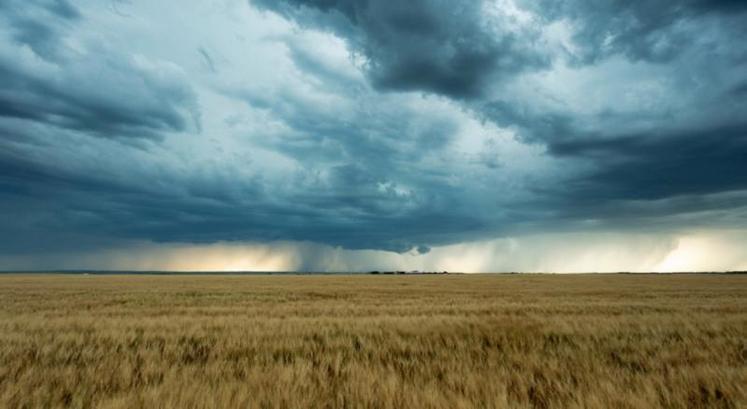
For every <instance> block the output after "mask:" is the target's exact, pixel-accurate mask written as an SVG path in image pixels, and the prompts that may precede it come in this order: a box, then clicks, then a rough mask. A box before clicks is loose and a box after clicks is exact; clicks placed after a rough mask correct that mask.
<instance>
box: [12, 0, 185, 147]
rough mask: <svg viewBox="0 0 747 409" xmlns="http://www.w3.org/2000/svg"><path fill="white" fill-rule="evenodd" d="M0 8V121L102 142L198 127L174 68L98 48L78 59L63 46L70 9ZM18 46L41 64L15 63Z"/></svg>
mask: <svg viewBox="0 0 747 409" xmlns="http://www.w3.org/2000/svg"><path fill="white" fill-rule="evenodd" d="M0 7H2V9H0V10H2V12H3V13H2V15H1V16H0V21H4V22H6V23H7V24H8V28H9V29H10V34H11V39H12V40H13V41H12V42H10V43H6V44H2V45H1V46H0V90H1V92H0V116H3V117H9V118H21V119H26V120H30V121H34V122H39V123H44V124H47V125H53V126H57V127H60V128H65V129H74V130H80V131H84V132H90V133H91V134H95V135H97V136H102V137H109V138H120V137H144V138H159V137H160V134H159V133H160V132H163V131H183V130H185V129H187V128H189V127H195V126H198V127H199V122H198V121H199V113H198V111H197V103H196V97H195V95H194V93H193V91H192V90H191V88H190V86H189V84H188V83H186V82H185V81H184V79H183V74H181V73H180V72H178V71H177V70H176V69H175V68H172V67H169V66H167V65H159V64H157V63H152V62H149V61H138V60H137V59H136V58H134V57H132V56H129V57H125V56H122V55H119V54H118V53H116V52H113V51H112V50H110V49H107V48H105V47H103V46H101V45H91V46H90V49H89V50H87V51H86V52H85V53H81V52H80V51H78V50H74V49H71V48H69V47H68V46H66V45H65V44H64V39H65V37H66V36H67V35H69V33H70V31H72V30H74V29H75V24H78V23H80V20H81V19H82V16H81V14H80V13H79V12H78V10H77V9H76V8H75V7H74V6H72V5H71V4H70V3H68V2H66V1H62V0H60V1H30V2H15V1H11V2H9V3H7V4H4V5H3V6H0ZM24 47H29V48H30V49H31V50H32V51H33V52H34V54H35V55H36V56H38V57H40V58H42V59H43V60H46V61H47V62H48V63H49V64H37V63H34V62H33V61H32V60H30V59H23V58H19V57H20V56H21V55H23V50H24Z"/></svg>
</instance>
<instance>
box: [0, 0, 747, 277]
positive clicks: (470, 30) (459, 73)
mask: <svg viewBox="0 0 747 409" xmlns="http://www.w3.org/2000/svg"><path fill="white" fill-rule="evenodd" d="M0 21H2V25H1V26H0V211H2V212H3V214H4V215H6V216H7V217H4V218H3V219H2V220H0V232H1V233H2V237H3V238H2V239H0V259H2V258H5V259H6V260H13V263H11V262H7V263H6V265H8V266H10V265H24V266H30V265H32V264H33V263H30V264H29V263H25V262H23V260H24V257H27V258H28V257H33V256H34V255H37V256H39V255H40V254H50V255H53V254H64V253H69V254H78V255H82V254H105V253H106V252H107V251H108V252H111V251H114V250H113V249H117V248H129V246H132V243H139V244H138V246H142V245H143V243H165V244H160V245H157V246H156V247H158V248H162V249H163V248H168V246H193V245H194V246H207V247H209V246H215V245H216V244H215V243H228V245H231V244H230V243H237V244H236V245H239V246H240V245H243V244H240V243H245V242H248V243H255V244H252V245H253V246H256V245H257V244H256V243H265V244H260V245H266V246H273V247H272V248H273V249H274V248H275V247H276V246H277V245H276V244H271V243H312V244H309V245H313V246H322V247H324V248H330V249H337V248H339V249H340V250H339V251H347V250H345V249H349V250H371V251H374V252H376V254H377V256H376V257H374V258H372V260H373V259H376V260H380V261H381V263H383V264H386V263H390V264H388V265H393V266H394V265H395V264H396V263H394V262H391V260H390V261H387V260H389V259H388V258H387V257H392V258H393V260H394V259H396V260H400V257H404V256H405V255H408V254H411V253H413V252H414V253H415V254H417V253H422V257H423V260H426V259H428V257H430V260H440V261H439V262H441V263H446V261H444V260H445V258H437V255H438V254H440V253H439V252H440V251H445V250H441V249H444V248H448V249H451V250H450V251H456V252H458V251H461V250H459V249H460V248H459V247H453V246H460V245H465V246H466V245H467V244H465V243H484V242H486V241H488V242H492V241H495V240H497V242H500V241H501V240H509V238H510V239H511V240H523V239H522V237H555V235H557V234H566V235H569V236H568V237H578V236H574V235H576V234H602V235H604V234H624V235H631V236H630V237H653V238H656V240H655V241H656V243H659V244H653V243H652V244H651V246H652V248H659V247H661V248H669V247H671V246H670V244H671V242H672V240H673V239H671V238H672V237H675V238H682V237H691V235H692V232H693V231H709V232H717V231H721V232H727V231H729V230H730V229H737V230H740V229H745V228H747V218H746V217H747V177H745V175H747V122H746V120H745V118H747V98H746V97H747V75H746V74H745V73H747V45H745V44H747V41H745V39H747V28H746V27H747V7H745V6H744V5H743V3H742V2H734V1H717V2H714V1H708V2H706V1H699V0H679V1H666V2H665V1H661V2H659V1H656V2H651V1H645V2H644V1H633V2H620V1H612V0H610V1H602V2H594V3H593V4H591V3H589V2H584V1H572V0H569V1H560V2H558V1H552V2H549V1H547V2H546V1H542V0H490V1H487V0H484V1H483V0H479V1H478V0H474V1H465V2H460V3H459V5H458V6H455V5H454V4H453V2H447V1H441V0H418V1H413V2H407V3H403V4H398V3H396V2H388V1H362V0H330V1H326V0H325V1H316V0H278V1H264V0H254V1H252V2H246V1H239V0H235V1H234V0H220V1H203V2H197V3H195V5H194V7H189V8H185V7H182V6H180V4H178V3H177V2H172V1H165V2H158V3H157V4H156V3H154V4H149V3H146V2H119V1H115V2H109V3H105V2H94V1H86V0H78V1H74V0H33V1H8V2H4V3H2V4H0ZM704 229H705V230H704ZM709 234H712V233H709ZM713 234H715V233H713ZM729 234H731V233H722V235H723V237H727V236H728V237H731V236H729ZM626 237H627V236H626ZM738 237H741V236H738ZM533 240H534V241H532V243H539V241H537V240H539V239H533ZM548 240H549V241H548V243H549V242H552V243H555V248H563V247H562V246H561V245H560V242H557V241H553V240H551V239H548ZM714 240H716V239H714ZM582 242H584V241H583V240H579V241H578V243H582ZM696 242H697V240H696ZM711 242H712V241H711ZM584 243H585V242H584ZM709 243H710V242H709ZM296 245H298V246H301V247H303V246H307V245H306V244H304V245H301V244H293V246H296ZM163 246H167V247H163ZM325 246H326V247H325ZM471 246H473V247H470V248H479V249H482V250H481V251H483V252H484V253H485V254H487V255H489V254H493V253H495V254H499V253H501V252H502V251H503V250H501V249H499V248H497V247H490V246H481V245H477V244H475V245H471ZM474 246H477V247H474ZM304 248H305V247H304ZM431 248H433V249H434V250H433V251H431V252H429V250H430V249H431ZM268 251H269V250H268ZM273 251H274V250H273ZM330 251H331V250H330ZM335 251H338V250H335ZM390 251H394V252H395V253H392V254H391V255H387V254H389V253H387V252H390ZM464 251H465V252H468V251H467V250H464ZM470 251H471V250H470ZM599 251H600V252H602V253H604V252H605V251H603V250H599ZM396 253H401V254H400V255H397V254H396ZM141 254H144V253H142V252H141ZM294 254H297V255H296V256H294V257H296V258H297V259H300V260H301V261H298V260H297V261H295V262H294V263H295V264H293V266H296V267H297V268H306V267H320V266H321V267H323V265H322V264H320V263H317V262H316V261H314V262H306V261H304V260H313V257H312V254H314V252H313V251H309V252H300V253H294ZM299 254H300V255H299ZM356 254H357V253H356ZM579 254H580V253H579ZM667 254H668V253H667ZM50 257H51V256H50ZM80 257H83V256H80ZM356 257H357V256H356ZM372 257H373V256H372ZM415 257H421V256H415ZM485 257H488V256H485ZM522 257H523V256H522ZM579 257H581V258H583V257H582V256H579ZM661 257H664V256H661ZM661 257H659V258H661ZM623 258H625V257H623ZM81 260H82V259H81ZM351 260H358V259H356V258H355V257H353V258H351ZM537 260H544V259H543V258H541V257H537ZM400 261H401V260H400ZM67 262H68V261H66V262H65V263H67ZM398 262H399V261H398ZM315 263H316V264H315ZM329 263H332V262H329ZM367 263H368V264H365V265H371V264H375V263H373V262H367ZM418 263H426V264H427V262H425V261H423V262H416V263H414V264H413V263H410V264H407V263H404V264H407V265H418ZM2 264H3V263H0V268H3V265H2ZM732 264H735V265H736V264H738V262H736V261H735V262H734V263H732ZM329 265H334V263H332V264H329ZM422 265H425V264H422ZM511 265H512V264H510V263H497V262H491V263H485V264H483V265H481V266H479V268H477V269H478V270H484V269H487V268H501V269H503V268H506V269H511V268H510V266H511ZM534 265H545V264H542V262H540V261H537V262H536V263H535V264H532V263H531V262H528V261H523V262H521V263H520V262H518V261H517V262H516V266H517V267H522V266H526V267H527V268H530V269H531V267H532V266H534ZM652 265H653V264H652ZM340 266H341V268H342V267H344V268H351V267H350V264H349V263H348V264H344V263H343V264H340ZM428 266H429V267H430V266H433V267H435V265H431V264H428ZM296 267H294V268H296ZM620 267H621V268H619V269H621V270H624V269H626V268H625V266H624V265H621V266H620ZM8 268H10V267H8ZM320 269H325V268H320ZM516 269H519V268H516Z"/></svg>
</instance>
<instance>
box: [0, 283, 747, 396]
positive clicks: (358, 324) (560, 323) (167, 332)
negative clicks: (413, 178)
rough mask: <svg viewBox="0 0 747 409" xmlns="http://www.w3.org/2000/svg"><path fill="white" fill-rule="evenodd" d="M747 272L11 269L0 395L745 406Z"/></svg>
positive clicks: (0, 294) (4, 292)
mask: <svg viewBox="0 0 747 409" xmlns="http://www.w3.org/2000/svg"><path fill="white" fill-rule="evenodd" d="M746 388H747V276H745V275H710V276H709V275H566V276H560V275H558V276H555V275H482V276H467V275H448V276H367V275H366V276H81V275H75V276H73V275H0V407H2V408H49V407H52V408H53V407H73V408H88V407H96V408H234V407H235V408H239V407H241V408H403V409H405V408H658V407H662V408H747V389H746Z"/></svg>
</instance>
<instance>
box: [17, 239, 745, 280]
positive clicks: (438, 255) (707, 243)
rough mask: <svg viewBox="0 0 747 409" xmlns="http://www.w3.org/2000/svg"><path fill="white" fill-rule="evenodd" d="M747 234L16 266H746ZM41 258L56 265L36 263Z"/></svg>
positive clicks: (229, 248) (224, 253) (147, 248)
mask: <svg viewBox="0 0 747 409" xmlns="http://www.w3.org/2000/svg"><path fill="white" fill-rule="evenodd" d="M746 249H747V231H701V232H692V233H689V234H680V235H672V234H659V235H656V234H623V233H565V234H545V235H535V236H524V237H514V238H504V239H495V240H486V241H478V242H466V243H460V244H453V245H447V246H441V247H434V248H433V249H432V250H431V251H430V252H428V253H426V254H417V253H415V252H408V253H403V254H399V253H393V252H387V251H380V250H346V249H342V248H339V247H331V246H327V245H322V244H314V243H299V242H275V243H233V242H230V243H215V244H205V245H199V244H156V243H138V244H135V245H132V246H128V247H123V248H117V249H110V250H106V251H97V252H92V253H89V254H58V255H52V256H49V257H48V258H46V259H45V260H42V259H41V258H39V257H35V258H34V259H33V260H32V262H34V263H36V264H28V263H27V264H23V261H25V260H21V261H20V262H19V263H17V265H18V267H12V268H17V269H21V270H22V269H38V268H54V269H88V270H97V269H100V270H138V271H189V272H199V271H215V272H231V271H298V270H305V271H320V272H323V271H336V272H345V271H350V272H362V271H371V270H404V271H412V270H418V271H444V270H446V271H450V272H464V273H474V272H511V271H517V272H555V273H573V272H620V271H629V272H680V271H682V272H685V271H736V270H742V271H744V270H747V251H746ZM40 261H44V262H45V263H47V265H49V266H52V267H39V266H40V263H39V262H40Z"/></svg>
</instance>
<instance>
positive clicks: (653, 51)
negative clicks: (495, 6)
mask: <svg viewBox="0 0 747 409" xmlns="http://www.w3.org/2000/svg"><path fill="white" fill-rule="evenodd" d="M521 4H522V5H524V6H526V7H527V8H528V9H530V10H534V11H535V12H537V14H538V15H539V16H540V17H541V18H542V19H543V20H544V23H545V24H547V23H550V22H553V21H558V20H567V21H570V22H571V24H572V25H573V28H574V33H573V39H574V42H575V45H576V46H577V47H578V50H577V51H576V53H577V55H576V56H575V58H576V62H578V63H582V64H589V63H594V62H598V61H600V60H601V59H603V58H605V57H607V56H609V55H613V54H624V55H625V56H626V57H628V58H630V59H632V60H645V61H652V62H665V61H669V60H671V59H672V58H674V57H676V56H677V55H678V54H680V53H681V52H682V51H683V50H686V49H688V47H690V46H691V45H692V43H693V42H694V41H703V36H706V37H707V36H708V34H709V33H708V30H707V29H705V30H704V28H708V26H709V25H710V26H716V27H719V28H723V29H726V30H728V31H735V32H741V34H742V35H741V36H740V37H736V38H728V37H727V38H724V37H720V38H715V39H709V38H706V39H705V41H708V42H713V43H714V45H715V44H717V43H722V42H723V41H728V42H735V43H736V44H738V43H740V42H742V37H743V35H744V32H745V31H744V30H745V27H744V18H743V14H744V12H745V11H747V3H746V2H744V1H738V0H728V1H710V0H674V1H672V0H645V1H623V0H608V1H594V2H591V1H583V0H559V1H558V0H539V1H536V0H526V1H521ZM697 21H701V22H705V23H706V24H705V25H699V24H693V22H697Z"/></svg>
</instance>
